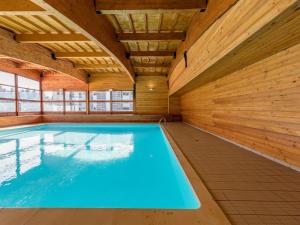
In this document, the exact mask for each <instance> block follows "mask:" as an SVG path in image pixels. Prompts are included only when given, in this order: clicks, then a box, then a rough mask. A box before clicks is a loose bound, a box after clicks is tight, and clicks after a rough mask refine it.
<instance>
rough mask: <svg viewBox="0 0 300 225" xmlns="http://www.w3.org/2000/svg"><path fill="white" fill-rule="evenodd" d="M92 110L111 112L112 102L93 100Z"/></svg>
mask: <svg viewBox="0 0 300 225" xmlns="http://www.w3.org/2000/svg"><path fill="white" fill-rule="evenodd" d="M90 111H91V112H110V102H91V103H90Z"/></svg>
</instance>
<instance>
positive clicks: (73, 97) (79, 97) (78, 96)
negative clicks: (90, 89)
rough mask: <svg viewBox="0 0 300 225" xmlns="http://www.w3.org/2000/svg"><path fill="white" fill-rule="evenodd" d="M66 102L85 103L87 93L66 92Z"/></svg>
mask: <svg viewBox="0 0 300 225" xmlns="http://www.w3.org/2000/svg"><path fill="white" fill-rule="evenodd" d="M65 100H66V101H85V100H86V93H85V91H66V92H65Z"/></svg>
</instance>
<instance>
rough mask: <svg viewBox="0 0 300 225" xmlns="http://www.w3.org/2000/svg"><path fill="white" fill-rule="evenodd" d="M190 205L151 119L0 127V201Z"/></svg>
mask: <svg viewBox="0 0 300 225" xmlns="http://www.w3.org/2000/svg"><path fill="white" fill-rule="evenodd" d="M1 207H25V208H26V207H41V208H160V209H162V208H163V209H196V208H199V207H200V203H199V201H198V199H197V197H196V195H195V193H194V191H193V189H192V187H191V186H190V183H189V181H188V180H187V178H186V176H185V174H184V172H183V169H182V168H181V166H180V164H179V162H178V161H177V159H176V156H175V154H174V152H173V150H172V149H171V147H170V146H169V143H168V141H167V140H166V138H165V136H164V134H163V132H162V131H161V128H160V126H159V125H96V124H95V125H94V124H91V125H89V124H84V125H82V124H80V125H76V124H51V125H41V126H33V127H29V128H19V129H13V130H2V131H0V208H1Z"/></svg>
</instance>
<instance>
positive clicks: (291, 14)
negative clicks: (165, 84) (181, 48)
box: [169, 0, 300, 95]
mask: <svg viewBox="0 0 300 225" xmlns="http://www.w3.org/2000/svg"><path fill="white" fill-rule="evenodd" d="M299 6H300V2H299V1H298V0H286V1H281V0H270V1H261V0H239V1H238V2H237V3H236V4H235V5H233V6H232V7H231V8H230V9H229V10H228V11H227V12H226V13H225V14H224V15H223V16H221V17H220V18H219V19H218V20H217V21H216V22H215V23H214V24H212V25H211V26H210V27H209V28H208V29H207V30H206V31H205V32H204V33H203V34H202V36H201V37H200V38H199V39H198V40H197V41H196V42H195V43H194V44H193V46H191V47H190V48H189V49H188V51H187V67H186V63H185V60H184V59H183V58H181V59H180V61H179V62H178V63H177V64H176V65H175V66H174V65H173V68H174V69H173V70H171V74H170V75H169V77H170V78H169V84H170V85H169V88H170V94H171V95H174V94H177V95H180V94H184V93H186V92H188V91H190V90H192V89H194V88H196V87H198V86H200V85H203V84H206V83H209V82H212V81H215V80H217V79H219V78H221V77H223V76H226V75H228V74H230V73H233V72H234V71H237V70H240V69H242V68H244V67H245V66H249V65H251V64H253V63H255V62H257V61H259V60H263V59H265V58H267V57H269V56H271V55H273V54H276V53H278V52H280V51H282V50H284V49H287V48H289V47H292V46H293V45H296V44H299V43H300V12H299ZM200 22H201V21H199V24H200Z"/></svg>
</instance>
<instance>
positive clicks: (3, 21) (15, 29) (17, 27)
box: [0, 16, 28, 34]
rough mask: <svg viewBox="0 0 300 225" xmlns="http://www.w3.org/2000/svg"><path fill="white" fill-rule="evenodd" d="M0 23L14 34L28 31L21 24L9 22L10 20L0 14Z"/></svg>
mask: <svg viewBox="0 0 300 225" xmlns="http://www.w3.org/2000/svg"><path fill="white" fill-rule="evenodd" d="M0 24H1V27H4V28H6V29H8V30H10V31H12V32H14V33H16V34H21V33H27V32H28V30H26V29H25V28H24V27H23V26H20V25H18V24H16V23H13V22H11V20H9V19H7V17H6V16H0Z"/></svg>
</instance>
